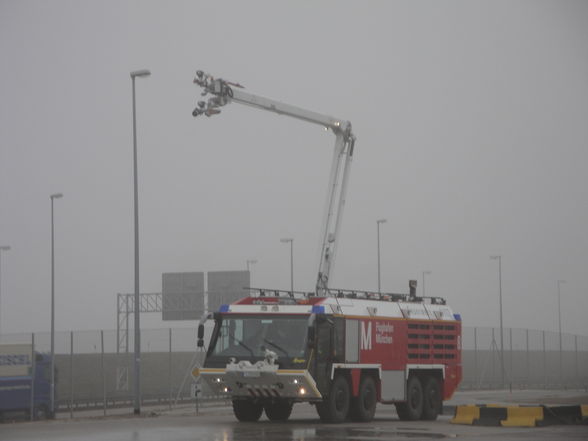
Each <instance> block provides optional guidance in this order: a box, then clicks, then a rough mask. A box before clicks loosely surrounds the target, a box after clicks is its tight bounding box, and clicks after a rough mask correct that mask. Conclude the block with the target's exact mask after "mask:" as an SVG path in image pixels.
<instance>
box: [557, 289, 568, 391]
mask: <svg viewBox="0 0 588 441" xmlns="http://www.w3.org/2000/svg"><path fill="white" fill-rule="evenodd" d="M562 283H566V281H565V280H558V281H557V317H558V320H557V326H558V330H559V380H560V382H561V383H562V384H563V362H562V360H563V352H562V340H561V288H560V285H561V284H562Z"/></svg>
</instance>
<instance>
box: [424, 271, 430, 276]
mask: <svg viewBox="0 0 588 441" xmlns="http://www.w3.org/2000/svg"><path fill="white" fill-rule="evenodd" d="M425 274H426V275H429V274H431V271H423V275H425Z"/></svg>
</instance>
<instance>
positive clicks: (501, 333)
mask: <svg viewBox="0 0 588 441" xmlns="http://www.w3.org/2000/svg"><path fill="white" fill-rule="evenodd" d="M490 259H494V260H495V259H498V290H499V291H498V293H499V297H498V298H499V302H500V375H501V379H502V388H504V385H505V379H504V328H503V326H502V256H490Z"/></svg>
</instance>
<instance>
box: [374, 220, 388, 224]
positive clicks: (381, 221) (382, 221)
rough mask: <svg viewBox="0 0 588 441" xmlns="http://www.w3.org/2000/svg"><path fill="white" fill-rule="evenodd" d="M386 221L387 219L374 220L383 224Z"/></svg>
mask: <svg viewBox="0 0 588 441" xmlns="http://www.w3.org/2000/svg"><path fill="white" fill-rule="evenodd" d="M386 221H387V219H378V220H377V221H376V222H377V223H378V224H385V223H386Z"/></svg>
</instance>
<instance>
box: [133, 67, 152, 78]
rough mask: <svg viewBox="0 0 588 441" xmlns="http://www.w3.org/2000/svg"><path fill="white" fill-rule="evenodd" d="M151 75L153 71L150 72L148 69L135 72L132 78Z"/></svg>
mask: <svg viewBox="0 0 588 441" xmlns="http://www.w3.org/2000/svg"><path fill="white" fill-rule="evenodd" d="M149 75H151V71H149V70H148V69H141V70H134V71H133V72H131V78H135V77H148V76H149Z"/></svg>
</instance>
